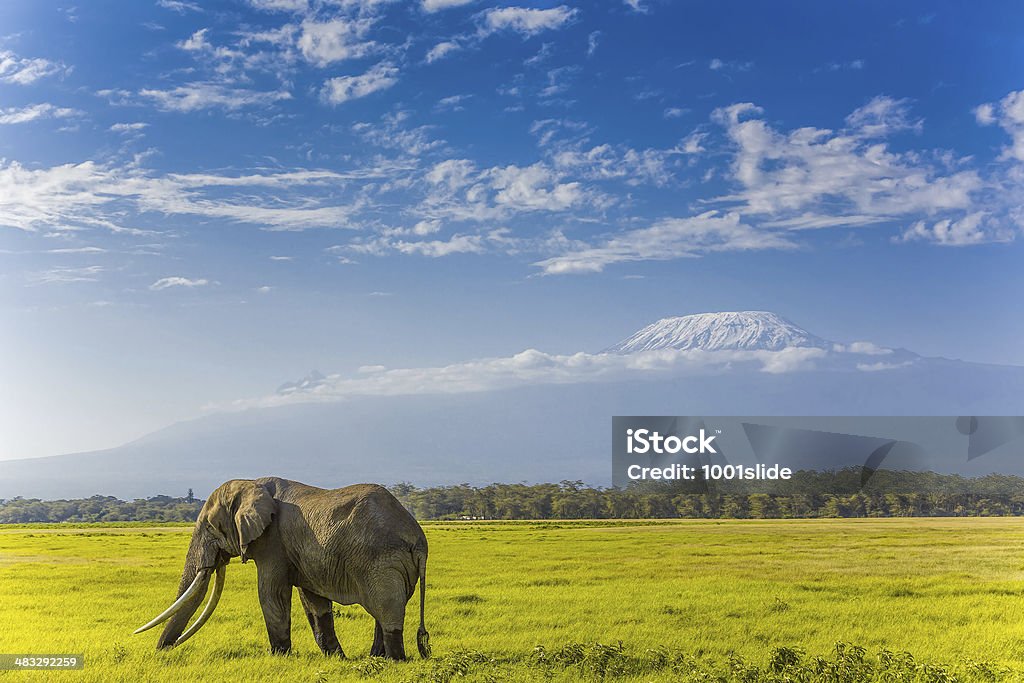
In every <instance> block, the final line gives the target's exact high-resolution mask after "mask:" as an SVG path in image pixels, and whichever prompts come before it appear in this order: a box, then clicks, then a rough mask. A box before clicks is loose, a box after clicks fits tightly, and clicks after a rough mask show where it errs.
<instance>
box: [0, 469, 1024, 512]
mask: <svg viewBox="0 0 1024 683" xmlns="http://www.w3.org/2000/svg"><path fill="white" fill-rule="evenodd" d="M390 490H391V492H392V493H394V494H395V496H396V497H397V498H398V499H399V500H400V501H402V503H403V504H404V505H405V506H406V507H407V508H408V509H409V510H410V511H411V512H412V513H413V514H414V515H415V516H416V517H417V518H418V519H508V520H515V519H649V518H713V519H718V518H738V519H776V518H812V517H977V516H1016V515H1024V478H1021V477H1015V476H1006V475H995V474H993V475H988V476H986V477H977V478H966V477H961V476H958V475H944V474H936V473H934V472H893V471H878V472H870V471H865V470H863V469H861V468H848V469H845V470H839V471H836V472H812V471H801V472H797V473H796V474H795V475H794V477H793V479H791V480H789V481H785V482H772V483H768V482H724V483H718V484H711V483H703V482H692V483H688V484H680V483H672V484H665V483H653V482H649V483H645V484H643V485H634V486H631V487H629V488H625V489H616V488H602V487H592V486H587V485H586V484H584V483H583V482H581V481H563V482H561V483H558V484H491V485H489V486H471V485H469V484H460V485H456V486H434V487H426V488H421V487H417V486H414V485H412V484H408V483H401V484H395V485H394V486H391V487H390ZM191 494H192V492H191V490H190V491H189V494H188V495H186V496H184V497H181V498H175V497H171V496H155V497H153V498H145V499H137V500H133V501H123V500H119V499H117V498H114V497H111V496H92V497H91V498H83V499H76V500H51V501H44V500H38V499H24V498H20V497H19V498H13V499H10V500H2V499H0V523H2V524H19V523H32V522H70V523H84V522H126V521H133V522H187V523H191V522H193V521H195V519H196V517H197V515H198V514H199V511H200V509H202V505H203V501H202V500H198V499H196V498H195V497H194V496H192V495H191Z"/></svg>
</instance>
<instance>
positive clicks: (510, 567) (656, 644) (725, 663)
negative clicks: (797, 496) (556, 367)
mask: <svg viewBox="0 0 1024 683" xmlns="http://www.w3.org/2000/svg"><path fill="white" fill-rule="evenodd" d="M424 528H425V530H426V533H427V538H428V539H429V542H430V561H429V567H428V591H427V628H428V629H429V630H430V632H431V640H432V644H433V647H434V658H432V659H431V660H429V661H426V662H422V661H419V660H415V661H412V662H409V663H385V662H383V661H382V660H377V659H373V658H369V657H368V655H367V653H368V651H369V648H370V641H371V639H372V627H373V622H372V620H371V619H370V617H369V616H368V615H367V614H366V613H365V612H363V610H362V608H360V607H357V606H351V607H340V606H339V607H336V608H335V613H336V615H337V618H336V625H337V630H338V637H339V639H340V640H341V644H342V646H343V647H344V648H345V651H346V653H347V655H348V658H349V659H348V660H339V659H327V658H324V657H323V656H322V655H321V654H320V652H319V650H318V649H317V648H316V645H315V644H314V642H313V638H312V636H311V634H310V632H309V629H308V627H307V625H306V623H305V618H304V616H303V614H302V611H301V608H300V606H299V604H298V599H297V598H296V600H295V608H294V611H293V615H292V632H293V647H294V653H293V654H292V655H290V656H286V657H273V656H271V655H269V654H268V650H267V643H266V633H265V631H264V628H263V623H262V617H261V616H260V611H259V604H258V602H257V598H256V587H255V573H256V568H255V566H254V565H253V564H252V563H249V564H246V565H242V564H239V563H238V562H237V560H236V561H235V562H233V563H232V564H231V565H230V566H229V567H228V572H227V587H226V589H225V592H224V597H223V599H222V600H221V603H220V606H219V608H218V609H217V612H216V614H215V615H214V617H213V619H212V620H211V621H210V623H209V624H207V625H206V627H205V628H204V629H203V630H202V631H201V632H200V633H199V634H198V635H197V636H196V637H195V638H193V639H192V640H191V641H189V642H188V643H187V644H185V645H183V646H182V647H180V648H178V649H176V650H174V651H170V652H161V653H157V652H156V651H155V650H154V645H155V642H156V638H157V633H158V630H154V631H150V632H147V633H144V634H141V635H137V636H133V635H131V632H132V630H133V629H134V628H136V627H137V626H139V625H141V624H143V623H144V622H146V621H148V620H149V619H150V618H151V617H153V616H154V615H156V614H157V613H158V612H160V611H161V610H162V609H163V608H164V607H166V606H167V605H168V604H169V603H170V602H171V601H172V600H173V598H174V591H175V589H176V587H177V582H178V578H179V571H180V569H181V564H182V562H183V561H184V554H185V549H186V546H187V543H188V529H184V528H180V527H148V528H147V527H138V526H132V527H124V528H115V527H111V528H103V527H88V528H73V527H72V528H69V527H63V526H62V527H51V528H0V653H39V654H43V653H45V654H55V653H65V652H66V653H81V654H84V655H85V661H86V665H85V669H84V670H83V671H66V672H63V673H60V674H57V673H50V672H0V680H15V679H20V678H26V679H33V680H64V679H67V680H83V681H112V680H132V681H135V680H138V681H141V680H161V681H177V682H181V681H186V680H279V681H321V680H327V681H329V680H358V679H367V680H371V679H379V680H385V681H420V680H422V681H448V680H453V679H458V680H480V681H502V680H509V681H518V680H595V679H601V678H608V679H612V678H615V679H622V680H636V681H677V680H683V681H685V680H693V681H698V680H708V681H712V680H721V681H733V680H735V681H762V680H763V681H776V680H777V681H783V680H789V681H799V680H808V681H811V680H835V681H856V680H878V681H886V680H894V681H895V680H901V681H902V680H906V681H913V680H920V681H948V680H958V681H990V680H1007V681H1016V680H1024V520H1021V519H1004V518H1000V519H923V520H922V519H914V520H911V519H878V520H780V521H735V520H731V521H704V520H693V521H670V522H652V523H636V522H633V523H627V522H621V523H617V522H604V523H602V522H581V523H573V522H543V523H541V522H538V523H528V522H522V523H500V522H466V523H428V524H425V525H424ZM414 602H415V600H414V601H413V603H414ZM413 603H410V607H411V609H410V610H409V614H408V619H407V624H408V628H407V630H406V640H407V646H406V647H407V649H408V651H409V652H413V653H414V652H415V651H416V648H415V645H414V635H415V630H416V629H415V623H416V619H415V616H416V615H415V609H414V607H413ZM620 641H621V647H620V646H619V643H620ZM840 641H841V642H843V643H847V644H849V645H850V646H857V647H861V648H864V650H865V652H866V654H865V655H864V656H863V661H862V662H861V661H860V660H861V655H860V651H859V650H857V649H856V648H853V649H851V647H849V646H844V647H843V648H842V652H841V654H839V655H837V653H836V647H835V646H836V643H837V642H840ZM597 644H601V645H600V646H599V645H597ZM538 645H540V646H543V649H542V650H539V649H535V648H537V646H538ZM779 648H782V649H781V650H780V649H779ZM880 651H891V652H892V653H902V652H908V653H910V654H911V655H912V656H913V660H908V659H907V658H906V657H904V656H903V655H899V654H892V655H889V654H886V653H885V652H882V654H881V657H880V658H879V652H880ZM816 657H820V658H821V659H818V660H816V659H815V658H816ZM900 672H902V673H900ZM787 676H788V677H787ZM887 676H888V677H887ZM897 676H903V677H902V678H900V677H897Z"/></svg>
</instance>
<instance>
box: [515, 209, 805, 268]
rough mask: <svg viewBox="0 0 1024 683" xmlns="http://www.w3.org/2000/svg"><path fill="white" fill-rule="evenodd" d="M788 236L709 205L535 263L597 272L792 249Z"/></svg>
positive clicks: (542, 265) (540, 266) (545, 266)
mask: <svg viewBox="0 0 1024 683" xmlns="http://www.w3.org/2000/svg"><path fill="white" fill-rule="evenodd" d="M795 246H796V245H795V244H794V243H793V242H792V241H790V240H789V239H788V238H787V237H786V236H784V235H782V234H780V233H778V232H772V231H767V230H757V229H755V228H752V227H750V226H749V225H746V224H745V223H743V222H742V221H741V219H740V216H739V214H737V213H728V214H720V213H719V212H717V211H708V212H706V213H703V214H700V215H699V216H692V217H689V218H666V219H662V220H660V221H657V222H656V223H654V225H651V226H650V227H647V228H639V229H635V230H625V231H622V232H619V233H616V234H614V235H612V236H611V237H609V238H607V239H605V240H604V241H603V242H601V243H599V244H597V245H594V246H583V247H578V248H576V249H573V250H571V251H569V252H568V253H566V254H563V255H560V256H555V257H552V258H548V259H544V260H542V261H538V262H537V263H535V264H534V265H535V266H538V267H539V268H541V269H542V270H543V272H544V273H545V274H547V275H564V274H578V273H598V272H601V271H603V270H604V269H605V267H606V266H609V265H611V264H614V263H624V262H635V261H665V260H671V259H678V258H687V257H690V258H692V257H697V256H701V255H703V254H707V253H710V252H718V251H748V250H761V249H790V248H793V247H795Z"/></svg>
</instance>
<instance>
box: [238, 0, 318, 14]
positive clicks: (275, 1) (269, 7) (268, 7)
mask: <svg viewBox="0 0 1024 683" xmlns="http://www.w3.org/2000/svg"><path fill="white" fill-rule="evenodd" d="M249 4H250V5H252V6H253V7H254V8H256V9H258V10H263V11H264V12H301V11H303V10H305V9H306V8H307V7H308V6H309V2H308V0H249Z"/></svg>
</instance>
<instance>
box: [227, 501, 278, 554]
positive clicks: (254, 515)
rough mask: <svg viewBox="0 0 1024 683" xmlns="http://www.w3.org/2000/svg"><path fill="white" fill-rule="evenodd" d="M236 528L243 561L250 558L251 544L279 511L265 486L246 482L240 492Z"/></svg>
mask: <svg viewBox="0 0 1024 683" xmlns="http://www.w3.org/2000/svg"><path fill="white" fill-rule="evenodd" d="M237 501H238V508H237V512H235V528H236V529H238V548H239V550H240V551H241V555H242V562H247V561H248V560H249V556H248V552H247V551H248V549H249V544H250V543H252V542H253V541H255V540H256V539H257V538H259V537H260V535H261V534H262V533H263V532H264V531H266V529H267V527H268V526H269V525H270V522H271V521H272V520H273V518H274V513H275V512H276V511H277V503H276V501H275V500H274V497H273V496H271V495H270V492H269V491H267V489H265V488H264V487H262V486H260V485H259V484H256V483H254V482H246V483H245V485H243V486H242V489H241V491H240V492H239V493H238V498H237Z"/></svg>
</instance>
